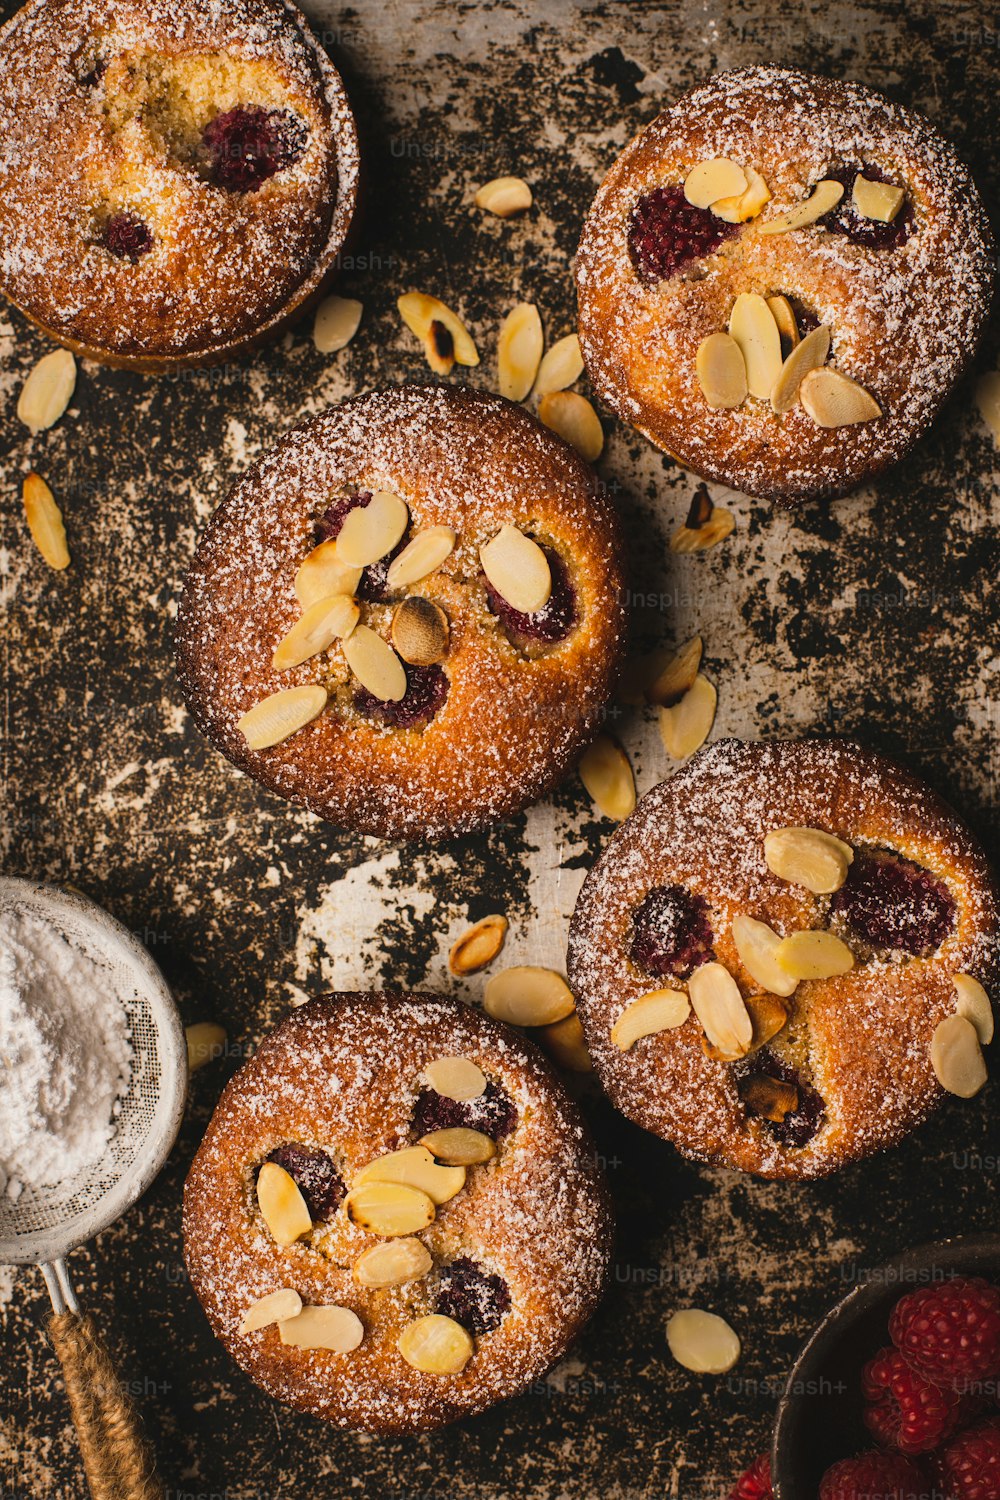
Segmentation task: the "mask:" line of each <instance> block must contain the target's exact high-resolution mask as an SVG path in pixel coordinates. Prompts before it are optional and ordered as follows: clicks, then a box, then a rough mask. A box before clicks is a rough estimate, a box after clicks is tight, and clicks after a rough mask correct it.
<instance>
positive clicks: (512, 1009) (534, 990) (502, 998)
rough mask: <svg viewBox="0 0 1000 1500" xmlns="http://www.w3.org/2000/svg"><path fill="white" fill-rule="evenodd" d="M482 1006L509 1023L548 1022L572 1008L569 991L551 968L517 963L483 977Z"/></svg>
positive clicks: (515, 1024)
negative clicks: (489, 976) (484, 986)
mask: <svg viewBox="0 0 1000 1500" xmlns="http://www.w3.org/2000/svg"><path fill="white" fill-rule="evenodd" d="M483 1009H484V1010H485V1011H486V1013H487V1015H490V1016H492V1017H493V1018H494V1020H496V1021H509V1022H510V1024H511V1025H512V1026H551V1025H552V1023H553V1022H554V1021H561V1020H562V1019H563V1017H564V1016H568V1015H570V1014H571V1012H572V1011H573V1010H575V1009H576V1002H575V1000H574V999H573V992H572V990H571V989H570V987H569V985H568V984H567V983H566V981H565V979H563V977H562V975H561V974H557V973H556V972H555V970H554V969H541V968H537V967H535V966H533V965H531V964H521V965H518V966H516V967H515V968H512V969H501V971H500V972H499V974H494V975H493V977H492V978H491V979H488V980H487V981H486V989H485V991H484V994H483Z"/></svg>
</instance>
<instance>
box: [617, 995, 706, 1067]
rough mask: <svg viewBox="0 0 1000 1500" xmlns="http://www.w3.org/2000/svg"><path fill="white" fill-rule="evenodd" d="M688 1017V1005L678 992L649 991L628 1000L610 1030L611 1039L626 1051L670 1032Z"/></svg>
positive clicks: (682, 1023)
mask: <svg viewBox="0 0 1000 1500" xmlns="http://www.w3.org/2000/svg"><path fill="white" fill-rule="evenodd" d="M690 1014H691V1002H690V1001H689V999H688V997H687V995H685V994H683V993H682V992H681V991H680V990H649V991H648V992H647V993H646V994H645V995H640V996H639V997H638V999H636V1000H630V1001H629V1003H628V1005H626V1007H625V1009H624V1010H623V1011H622V1013H621V1015H620V1016H619V1017H618V1019H617V1021H615V1023H614V1025H613V1026H612V1028H611V1040H612V1041H613V1042H614V1044H615V1046H616V1047H617V1048H618V1049H619V1051H621V1052H627V1051H628V1050H629V1048H630V1047H633V1046H634V1045H635V1043H636V1042H638V1041H640V1040H641V1039H642V1037H644V1036H656V1035H657V1034H658V1033H659V1032H661V1031H673V1030H675V1029H676V1028H677V1027H678V1026H683V1025H684V1022H685V1021H686V1020H687V1018H688V1016H689V1015H690Z"/></svg>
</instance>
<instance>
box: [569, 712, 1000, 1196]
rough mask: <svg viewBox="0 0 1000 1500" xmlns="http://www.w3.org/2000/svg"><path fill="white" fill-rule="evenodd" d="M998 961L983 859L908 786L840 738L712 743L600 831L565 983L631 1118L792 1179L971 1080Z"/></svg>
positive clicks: (831, 1165) (847, 1153)
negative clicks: (608, 831)
mask: <svg viewBox="0 0 1000 1500" xmlns="http://www.w3.org/2000/svg"><path fill="white" fill-rule="evenodd" d="M998 964H1000V897H998V893H997V888H996V885H995V883H994V881H993V878H992V876H991V873H990V870H989V868H988V865H987V861H986V859H985V856H984V854H983V852H982V850H981V849H980V847H979V846H978V844H977V843H976V842H975V840H974V839H973V837H972V835H971V834H970V833H969V832H968V831H967V830H966V829H965V828H964V827H963V826H962V824H961V823H960V822H959V821H958V819H957V818H956V816H955V815H954V813H953V812H952V811H951V810H950V809H949V808H948V807H947V806H946V804H944V803H943V802H942V801H941V800H940V799H939V798H938V797H936V796H935V795H934V794H933V793H932V792H931V791H930V789H929V788H927V787H925V786H924V785H923V784H922V783H921V782H920V781H918V780H917V778H916V777H914V776H912V775H911V774H910V773H909V772H907V771H904V770H903V769H901V768H900V767H898V766H896V765H894V764H893V763H892V762H890V761H888V760H885V759H884V758H883V757H881V756H879V755H875V754H872V753H871V752H869V751H867V750H863V749H862V748H861V747H859V746H857V745H854V744H851V743H849V742H847V741H841V740H829V741H821V740H784V741H774V742H770V743H754V744H749V743H742V742H740V741H737V740H723V741H720V742H718V743H716V744H714V745H712V746H710V747H709V748H707V749H705V750H702V751H700V752H699V753H698V754H697V755H695V756H694V757H693V758H692V760H691V761H690V762H689V763H688V764H687V765H686V766H685V767H684V768H683V770H681V771H679V772H678V773H677V774H676V775H675V776H674V777H672V778H671V780H669V781H666V782H664V783H662V784H661V785H660V786H658V787H656V788H655V789H654V790H653V791H651V792H650V793H648V795H647V796H645V797H644V798H643V799H642V801H641V802H640V803H639V805H638V807H637V808H636V810H635V812H634V813H633V814H632V815H631V816H630V817H629V818H628V819H627V820H626V821H625V823H624V824H623V825H622V827H621V828H620V829H619V831H618V833H617V834H616V835H615V837H614V838H613V839H612V840H611V842H610V844H609V845H608V847H607V849H606V850H605V852H604V854H603V856H602V858H601V860H600V861H599V863H598V864H597V866H596V867H595V869H594V870H593V871H592V872H591V874H590V875H589V876H588V878H587V880H586V882H585V884H584V886H583V889H582V891H581V894H580V898H579V901H578V904H577V907H576V911H575V913H574V916H573V921H572V926H571V930H570V939H569V971H568V972H569V977H570V982H571V985H572V988H573V991H574V994H575V995H576V997H577V1003H578V1009H579V1014H580V1018H581V1021H582V1022H583V1027H584V1032H585V1034H586V1040H587V1046H588V1049H589V1051H590V1053H591V1056H592V1057H593V1060H594V1066H595V1068H596V1070H597V1072H598V1075H599V1077H600V1079H601V1082H602V1084H603V1086H604V1087H605V1089H606V1090H607V1092H608V1094H609V1095H610V1097H611V1100H612V1102H613V1103H614V1104H615V1105H616V1106H617V1107H618V1108H619V1109H620V1110H622V1112H623V1113H624V1114H626V1115H628V1116H629V1117H630V1118H631V1119H633V1120H635V1121H636V1122H637V1123H638V1124H640V1125H642V1126H644V1127H645V1128H646V1129H647V1130H651V1131H653V1132H654V1133H655V1134H657V1135H661V1136H663V1137H664V1138H665V1139H667V1140H670V1141H672V1142H673V1143H674V1145H676V1146H677V1147H678V1148H679V1149H680V1150H681V1151H683V1152H684V1153H685V1154H686V1155H688V1156H692V1157H694V1158H696V1159H698V1160H702V1161H710V1162H720V1163H723V1164H725V1165H727V1166H731V1167H736V1168H739V1169H740V1170H742V1171H745V1172H753V1173H757V1174H759V1175H760V1176H764V1177H779V1178H780V1177H784V1178H806V1177H819V1176H822V1175H824V1174H826V1173H829V1172H832V1171H834V1170H836V1169H837V1168H839V1167H841V1166H843V1165H844V1164H845V1163H847V1162H850V1161H854V1160H857V1159H858V1158H860V1157H864V1156H867V1155H869V1154H870V1153H872V1152H874V1151H877V1150H880V1149H881V1148H883V1147H886V1146H889V1145H892V1144H893V1143H894V1142H896V1141H898V1140H899V1139H900V1138H901V1137H902V1136H903V1135H905V1134H906V1133H907V1132H908V1131H909V1130H911V1129H912V1128H913V1127H914V1126H915V1125H917V1124H918V1123H919V1122H920V1121H922V1120H923V1119H925V1118H926V1117H927V1115H929V1114H930V1113H931V1111H932V1110H933V1109H934V1107H935V1106H936V1105H937V1104H939V1103H940V1102H941V1100H942V1099H943V1097H944V1095H945V1091H946V1090H947V1091H950V1092H952V1093H954V1094H958V1095H960V1096H962V1097H969V1096H971V1095H972V1094H973V1093H975V1092H977V1091H978V1089H979V1088H981V1087H982V1085H983V1083H985V1081H986V1069H985V1064H984V1061H983V1053H982V1048H983V1047H984V1046H986V1045H988V1043H989V1042H990V1041H991V1040H992V1036H993V1011H992V1006H991V1002H990V999H989V996H990V994H992V993H995V988H996V984H997V980H998Z"/></svg>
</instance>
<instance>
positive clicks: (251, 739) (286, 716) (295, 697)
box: [236, 683, 327, 750]
mask: <svg viewBox="0 0 1000 1500" xmlns="http://www.w3.org/2000/svg"><path fill="white" fill-rule="evenodd" d="M326 704H327V691H326V688H325V687H320V686H319V684H318V683H308V684H307V685H305V686H303V687H293V688H282V689H281V690H280V691H279V692H277V693H271V694H270V696H269V697H267V698H262V699H261V701H260V702H259V703H255V704H254V706H253V708H251V709H248V710H247V712H246V713H245V714H244V715H243V717H242V718H240V719H237V721H236V728H237V729H238V730H239V731H240V733H241V734H242V736H243V738H244V739H245V740H246V742H247V744H248V745H249V747H250V749H251V750H267V749H269V748H270V747H271V746H272V745H280V744H281V742H282V740H287V739H288V738H289V737H290V736H291V735H293V734H297V733H298V732H299V730H300V729H304V728H305V726H306V725H307V724H310V723H311V722H312V720H313V719H315V718H317V717H318V716H319V715H320V714H321V713H322V712H323V710H324V708H325V707H326Z"/></svg>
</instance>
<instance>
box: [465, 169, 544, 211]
mask: <svg viewBox="0 0 1000 1500" xmlns="http://www.w3.org/2000/svg"><path fill="white" fill-rule="evenodd" d="M475 202H476V207H477V208H482V209H485V211H486V212H487V213H488V214H496V216H497V218H499V219H509V218H510V217H511V215H512V214H521V213H524V211H525V209H528V208H530V207H531V204H532V197H531V189H530V187H529V186H528V184H527V183H526V182H525V180H524V178H523V177H494V178H493V180H492V182H485V183H484V184H483V186H482V187H481V188H480V189H479V190H478V192H477V193H476V199H475Z"/></svg>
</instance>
